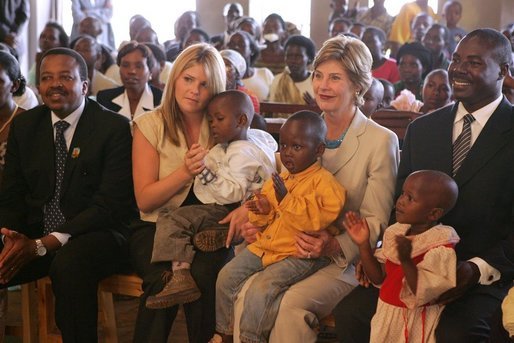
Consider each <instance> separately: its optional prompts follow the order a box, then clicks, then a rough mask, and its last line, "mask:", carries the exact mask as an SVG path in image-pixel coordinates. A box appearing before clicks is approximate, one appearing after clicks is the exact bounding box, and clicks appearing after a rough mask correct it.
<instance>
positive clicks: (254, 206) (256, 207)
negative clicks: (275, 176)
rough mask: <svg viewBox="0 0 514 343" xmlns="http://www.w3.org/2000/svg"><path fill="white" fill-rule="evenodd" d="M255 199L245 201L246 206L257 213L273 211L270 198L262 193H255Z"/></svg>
mask: <svg viewBox="0 0 514 343" xmlns="http://www.w3.org/2000/svg"><path fill="white" fill-rule="evenodd" d="M254 195H255V197H254V198H253V200H248V201H247V202H245V206H246V208H248V210H250V211H251V212H253V213H255V214H269V213H270V212H271V204H270V203H269V200H268V198H266V196H264V195H262V194H261V193H255V194H254Z"/></svg>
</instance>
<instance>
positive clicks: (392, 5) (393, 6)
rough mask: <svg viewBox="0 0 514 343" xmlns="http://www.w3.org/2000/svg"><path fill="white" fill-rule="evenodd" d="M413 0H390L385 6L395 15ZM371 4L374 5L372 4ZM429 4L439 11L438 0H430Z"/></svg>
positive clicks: (388, 11)
mask: <svg viewBox="0 0 514 343" xmlns="http://www.w3.org/2000/svg"><path fill="white" fill-rule="evenodd" d="M412 1H413V0H394V1H392V0H389V1H386V3H385V8H387V13H389V14H390V15H392V16H393V17H394V16H396V15H398V13H400V8H402V6H403V5H405V4H406V3H408V2H412ZM370 6H372V5H371V4H370ZM428 6H430V7H432V9H433V10H434V11H435V12H436V13H437V8H438V7H437V0H428Z"/></svg>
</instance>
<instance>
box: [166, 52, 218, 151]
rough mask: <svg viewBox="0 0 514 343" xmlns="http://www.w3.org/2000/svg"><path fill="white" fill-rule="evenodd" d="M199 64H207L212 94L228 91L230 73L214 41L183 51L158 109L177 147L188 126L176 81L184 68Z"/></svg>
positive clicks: (167, 131)
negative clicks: (184, 118)
mask: <svg viewBox="0 0 514 343" xmlns="http://www.w3.org/2000/svg"><path fill="white" fill-rule="evenodd" d="M196 64H199V65H201V66H203V69H204V71H205V76H206V77H207V89H208V90H209V95H210V97H212V96H214V95H216V94H218V93H221V92H223V91H224V90H225V83H226V77H227V74H226V72H225V63H224V62H223V58H222V57H221V55H220V53H219V52H218V50H216V49H215V48H214V47H213V46H211V45H210V44H206V43H198V44H194V45H191V46H189V47H187V48H186V49H185V50H184V51H182V52H181V53H180V55H179V56H178V57H177V59H176V60H175V62H174V63H173V67H172V69H171V72H170V76H169V77H168V81H167V83H166V88H165V89H164V96H163V98H162V102H161V105H160V106H159V107H158V108H157V111H159V112H160V114H161V116H162V119H163V121H164V135H165V136H167V137H168V138H169V139H170V140H171V142H172V143H173V144H174V145H176V146H180V140H179V131H180V132H182V133H183V134H184V135H185V126H184V120H183V113H182V111H181V110H180V107H179V105H178V102H177V99H176V94H175V82H176V81H177V79H178V77H179V75H180V74H181V73H182V72H183V71H184V70H186V69H189V68H191V67H193V66H194V65H196Z"/></svg>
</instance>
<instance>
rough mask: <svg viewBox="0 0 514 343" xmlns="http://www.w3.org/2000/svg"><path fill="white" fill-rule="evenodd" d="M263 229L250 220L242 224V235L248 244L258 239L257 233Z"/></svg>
mask: <svg viewBox="0 0 514 343" xmlns="http://www.w3.org/2000/svg"><path fill="white" fill-rule="evenodd" d="M261 231H262V228H261V227H259V226H255V225H253V224H252V223H250V222H247V223H244V224H243V225H242V226H241V236H242V237H243V238H244V240H245V241H246V242H247V243H248V244H251V243H253V242H255V241H256V240H257V233H258V232H261Z"/></svg>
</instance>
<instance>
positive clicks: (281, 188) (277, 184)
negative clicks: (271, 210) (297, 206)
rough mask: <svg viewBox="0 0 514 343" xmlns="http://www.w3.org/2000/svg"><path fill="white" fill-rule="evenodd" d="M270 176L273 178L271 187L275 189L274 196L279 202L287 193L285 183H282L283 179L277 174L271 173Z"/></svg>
mask: <svg viewBox="0 0 514 343" xmlns="http://www.w3.org/2000/svg"><path fill="white" fill-rule="evenodd" d="M271 177H272V179H273V188H274V189H275V197H276V198H277V202H278V203H279V204H280V202H281V201H282V199H284V198H285V196H286V194H287V188H286V185H285V184H284V180H283V179H282V178H281V177H280V175H279V174H277V173H273V175H271Z"/></svg>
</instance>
